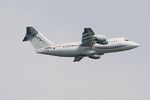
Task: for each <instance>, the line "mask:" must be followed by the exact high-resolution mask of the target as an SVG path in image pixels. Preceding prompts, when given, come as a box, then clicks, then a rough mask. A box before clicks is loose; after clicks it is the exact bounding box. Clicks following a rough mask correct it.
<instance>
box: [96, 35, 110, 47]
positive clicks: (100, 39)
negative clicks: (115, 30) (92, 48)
mask: <svg viewBox="0 0 150 100" xmlns="http://www.w3.org/2000/svg"><path fill="white" fill-rule="evenodd" d="M94 38H95V41H96V42H97V43H99V44H103V45H105V44H107V43H108V41H107V37H106V36H104V35H95V36H94Z"/></svg>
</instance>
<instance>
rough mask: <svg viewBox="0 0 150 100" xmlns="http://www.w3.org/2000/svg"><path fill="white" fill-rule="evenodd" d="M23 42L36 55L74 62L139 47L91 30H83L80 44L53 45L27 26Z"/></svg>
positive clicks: (124, 39) (131, 42)
mask: <svg viewBox="0 0 150 100" xmlns="http://www.w3.org/2000/svg"><path fill="white" fill-rule="evenodd" d="M23 41H30V42H31V44H32V45H33V47H34V48H35V50H36V53H38V54H46V55H53V56H59V57H74V62H78V61H80V60H81V59H82V58H84V57H89V58H92V59H100V57H101V55H104V54H106V53H112V52H119V51H125V50H130V49H133V48H136V47H139V44H137V43H135V42H133V41H130V40H128V39H126V38H107V37H106V36H105V35H95V33H94V32H93V30H92V29H91V28H84V32H83V34H82V42H72V43H61V44H53V43H52V42H50V41H49V40H48V39H47V38H46V37H45V36H44V35H43V34H41V33H40V32H38V31H37V30H36V29H34V28H33V27H32V26H29V27H26V36H25V37H24V39H23Z"/></svg>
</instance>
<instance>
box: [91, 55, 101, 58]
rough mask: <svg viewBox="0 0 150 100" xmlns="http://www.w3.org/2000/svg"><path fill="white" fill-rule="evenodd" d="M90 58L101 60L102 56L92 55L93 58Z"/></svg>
mask: <svg viewBox="0 0 150 100" xmlns="http://www.w3.org/2000/svg"><path fill="white" fill-rule="evenodd" d="M89 58H92V59H99V58H100V55H91V56H89Z"/></svg>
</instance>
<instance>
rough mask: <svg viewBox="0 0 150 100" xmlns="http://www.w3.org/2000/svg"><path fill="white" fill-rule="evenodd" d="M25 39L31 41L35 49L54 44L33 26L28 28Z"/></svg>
mask: <svg viewBox="0 0 150 100" xmlns="http://www.w3.org/2000/svg"><path fill="white" fill-rule="evenodd" d="M23 41H30V42H31V44H32V45H33V47H34V48H35V49H41V48H45V47H48V46H50V45H52V43H51V42H50V41H49V40H48V39H47V38H46V37H45V36H44V35H43V34H41V33H40V32H38V31H37V30H35V29H34V28H33V27H27V28H26V36H25V37H24V39H23Z"/></svg>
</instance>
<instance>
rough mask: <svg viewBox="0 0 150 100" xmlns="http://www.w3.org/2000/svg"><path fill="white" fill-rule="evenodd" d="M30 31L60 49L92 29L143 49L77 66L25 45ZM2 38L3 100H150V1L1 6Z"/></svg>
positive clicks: (36, 0) (21, 0) (28, 1)
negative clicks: (62, 44)
mask: <svg viewBox="0 0 150 100" xmlns="http://www.w3.org/2000/svg"><path fill="white" fill-rule="evenodd" d="M29 25H31V26H34V27H35V28H36V29H37V30H39V31H40V32H42V33H43V34H44V35H45V36H46V37H47V38H48V39H49V40H50V41H52V42H57V43H59V42H60V43H61V42H71V41H80V40H81V35H82V31H83V28H84V27H91V28H92V29H93V30H94V31H95V32H96V33H97V34H105V35H107V36H108V37H127V38H129V39H130V40H133V41H135V42H137V43H139V44H140V47H139V48H136V49H133V50H130V51H125V52H120V53H114V54H106V55H104V56H102V58H101V59H100V60H92V59H88V58H85V59H83V60H82V61H81V62H79V63H73V62H72V61H73V58H59V57H52V56H45V55H38V54H36V53H35V51H34V49H33V47H32V46H31V44H30V43H29V42H27V43H23V42H22V39H23V37H24V36H25V28H26V26H29ZM0 34H1V36H0V45H1V52H0V55H1V57H0V61H1V62H0V100H110V99H111V100H150V85H149V84H150V45H149V43H150V39H149V38H150V0H61V1H59V0H0Z"/></svg>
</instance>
